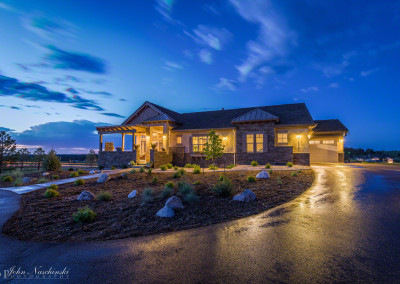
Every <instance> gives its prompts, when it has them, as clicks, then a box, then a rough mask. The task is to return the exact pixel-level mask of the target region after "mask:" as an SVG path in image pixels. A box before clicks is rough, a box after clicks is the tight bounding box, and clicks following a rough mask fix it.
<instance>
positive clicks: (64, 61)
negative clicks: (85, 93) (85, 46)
mask: <svg viewBox="0 0 400 284" xmlns="http://www.w3.org/2000/svg"><path fill="white" fill-rule="evenodd" d="M47 49H48V50H49V53H48V54H47V55H46V57H45V61H46V62H47V64H49V65H50V66H51V67H53V68H55V69H64V70H77V71H85V72H90V73H95V74H104V73H106V72H107V68H106V63H105V62H104V60H103V59H101V58H98V57H94V56H91V55H87V54H83V53H74V52H69V51H64V50H61V49H59V48H57V47H55V46H53V45H49V46H47Z"/></svg>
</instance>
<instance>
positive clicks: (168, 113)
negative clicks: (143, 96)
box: [147, 102, 183, 123]
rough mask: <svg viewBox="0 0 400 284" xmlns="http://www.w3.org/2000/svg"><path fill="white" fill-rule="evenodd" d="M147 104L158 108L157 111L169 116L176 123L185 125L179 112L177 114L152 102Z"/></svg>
mask: <svg viewBox="0 0 400 284" xmlns="http://www.w3.org/2000/svg"><path fill="white" fill-rule="evenodd" d="M147 103H149V104H151V105H153V106H154V107H155V108H157V109H159V110H160V111H162V112H163V113H165V114H167V115H168V116H169V117H171V118H172V119H174V120H175V121H176V122H179V123H183V119H182V114H180V113H177V112H175V111H173V110H170V109H167V108H165V107H162V106H159V105H156V104H153V103H151V102H147Z"/></svg>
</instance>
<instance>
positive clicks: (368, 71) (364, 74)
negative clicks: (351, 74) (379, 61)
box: [360, 68, 379, 77]
mask: <svg viewBox="0 0 400 284" xmlns="http://www.w3.org/2000/svg"><path fill="white" fill-rule="evenodd" d="M377 71H379V68H374V69H369V70H365V71H361V73H360V75H361V76H363V77H367V76H369V75H371V74H373V73H375V72H377Z"/></svg>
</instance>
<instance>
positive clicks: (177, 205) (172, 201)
mask: <svg viewBox="0 0 400 284" xmlns="http://www.w3.org/2000/svg"><path fill="white" fill-rule="evenodd" d="M165 206H168V207H169V208H171V209H174V210H181V209H183V204H182V200H181V199H180V198H179V197H177V196H171V197H170V198H168V199H167V201H166V202H165Z"/></svg>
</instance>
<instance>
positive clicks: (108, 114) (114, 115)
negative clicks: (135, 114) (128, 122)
mask: <svg viewBox="0 0 400 284" xmlns="http://www.w3.org/2000/svg"><path fill="white" fill-rule="evenodd" d="M101 114H102V115H106V116H112V117H120V118H125V116H122V115H120V114H118V113H113V112H102V113H101Z"/></svg>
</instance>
